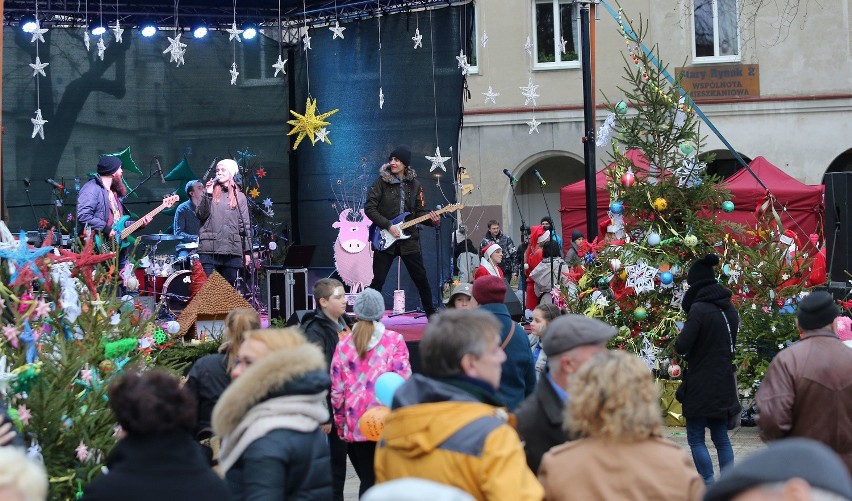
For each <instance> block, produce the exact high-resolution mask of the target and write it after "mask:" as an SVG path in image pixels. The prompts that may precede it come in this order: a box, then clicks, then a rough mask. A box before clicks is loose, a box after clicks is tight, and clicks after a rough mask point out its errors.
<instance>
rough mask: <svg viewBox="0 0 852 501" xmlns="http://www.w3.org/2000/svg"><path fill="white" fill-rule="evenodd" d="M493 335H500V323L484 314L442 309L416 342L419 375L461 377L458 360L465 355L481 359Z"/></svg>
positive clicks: (474, 311)
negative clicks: (421, 369)
mask: <svg viewBox="0 0 852 501" xmlns="http://www.w3.org/2000/svg"><path fill="white" fill-rule="evenodd" d="M495 335H497V336H499V335H500V322H499V321H498V320H497V318H496V317H495V316H494V315H492V314H491V313H489V312H487V311H483V310H459V309H448V310H444V311H443V312H441V313H440V314H438V315H435V316H434V317H432V318H431V319H430V320H429V326H428V327H426V331H425V332H424V333H423V339H422V340H421V341H420V358H421V360H422V361H423V374H425V375H426V376H429V377H450V376H456V375H458V374H462V372H463V371H462V367H461V360H462V358H463V357H464V356H465V355H467V354H471V355H474V356H476V357H480V356H482V355H483V354H484V353H485V349H486V347H487V346H488V342H489V341H490V340H492V339H493V336H495Z"/></svg>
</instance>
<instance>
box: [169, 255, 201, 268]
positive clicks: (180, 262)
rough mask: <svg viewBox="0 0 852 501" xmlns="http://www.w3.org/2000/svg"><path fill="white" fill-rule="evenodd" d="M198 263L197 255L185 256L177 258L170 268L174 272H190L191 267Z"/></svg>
mask: <svg viewBox="0 0 852 501" xmlns="http://www.w3.org/2000/svg"><path fill="white" fill-rule="evenodd" d="M196 261H198V254H187V255H185V256H179V257H178V258H176V259H175V260H174V262H173V263H172V268H173V270H174V271H179V270H190V271H192V265H193V264H194V263H195V262H196Z"/></svg>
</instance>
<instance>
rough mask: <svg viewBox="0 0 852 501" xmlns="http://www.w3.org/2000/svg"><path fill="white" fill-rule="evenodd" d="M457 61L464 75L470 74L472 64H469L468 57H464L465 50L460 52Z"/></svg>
mask: <svg viewBox="0 0 852 501" xmlns="http://www.w3.org/2000/svg"><path fill="white" fill-rule="evenodd" d="M456 61H457V62H458V64H459V69H461V72H462V75H467V74H468V73H469V72H470V64H468V62H467V56H465V55H464V50H460V51H459V55H458V56H456Z"/></svg>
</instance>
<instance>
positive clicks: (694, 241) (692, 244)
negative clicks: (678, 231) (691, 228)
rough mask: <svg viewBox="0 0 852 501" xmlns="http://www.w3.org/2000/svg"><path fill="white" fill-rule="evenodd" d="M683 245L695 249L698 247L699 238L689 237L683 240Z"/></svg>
mask: <svg viewBox="0 0 852 501" xmlns="http://www.w3.org/2000/svg"><path fill="white" fill-rule="evenodd" d="M683 244H684V245H686V246H687V247H695V246H696V245H698V237H696V236H695V235H687V236H686V237H684V239H683Z"/></svg>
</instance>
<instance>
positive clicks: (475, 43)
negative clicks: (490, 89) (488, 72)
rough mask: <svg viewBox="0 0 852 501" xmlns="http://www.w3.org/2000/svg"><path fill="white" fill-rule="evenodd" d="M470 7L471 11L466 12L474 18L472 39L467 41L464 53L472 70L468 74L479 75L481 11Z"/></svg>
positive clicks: (472, 5)
mask: <svg viewBox="0 0 852 501" xmlns="http://www.w3.org/2000/svg"><path fill="white" fill-rule="evenodd" d="M468 5H469V6H470V11H468V10H465V13H466V14H465V15H467V13H468V12H469V13H470V14H471V15H472V16H473V29H472V30H471V31H470V39H469V40H468V41H467V47H465V49H464V52H465V55H466V56H467V63H468V64H469V65H470V69H468V70H467V72H468V74H477V73H479V58H478V57H477V56H478V55H479V30H480V27H479V10H477V8H476V6H475V5H474V4H472V3H471V4H468Z"/></svg>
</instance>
